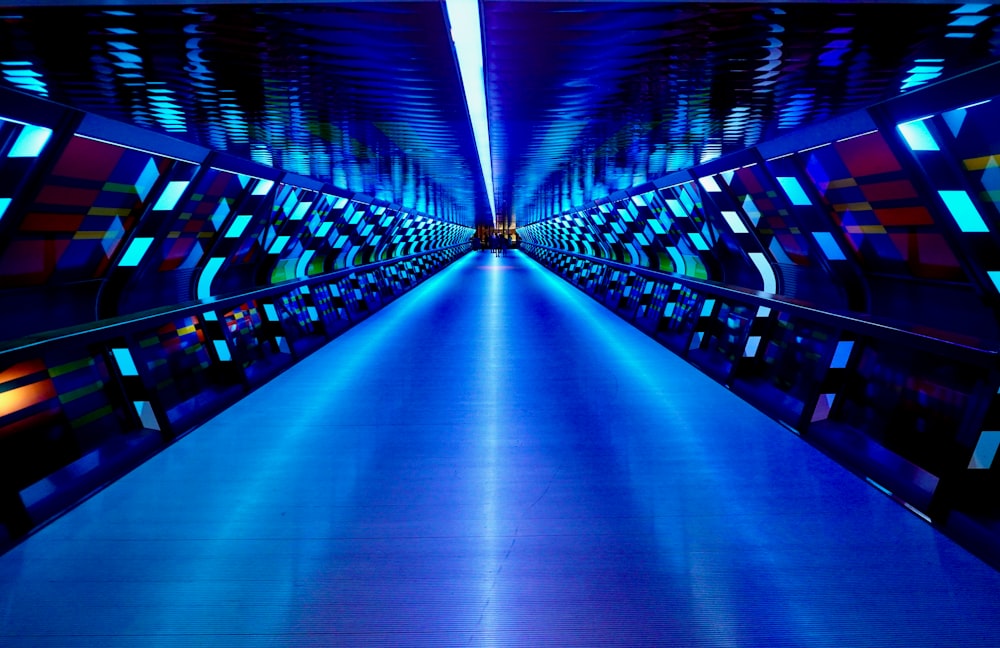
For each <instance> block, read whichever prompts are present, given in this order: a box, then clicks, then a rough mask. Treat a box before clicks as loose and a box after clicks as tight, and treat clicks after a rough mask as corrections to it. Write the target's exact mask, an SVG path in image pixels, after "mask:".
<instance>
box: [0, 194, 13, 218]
mask: <svg viewBox="0 0 1000 648" xmlns="http://www.w3.org/2000/svg"><path fill="white" fill-rule="evenodd" d="M10 200H11V199H10V198H0V220H3V215H4V214H5V213H7V208H8V207H10Z"/></svg>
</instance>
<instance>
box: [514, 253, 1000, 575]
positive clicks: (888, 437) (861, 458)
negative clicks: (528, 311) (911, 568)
mask: <svg viewBox="0 0 1000 648" xmlns="http://www.w3.org/2000/svg"><path fill="white" fill-rule="evenodd" d="M522 249H523V250H524V251H525V252H526V253H527V254H528V255H530V256H531V257H533V258H534V259H536V260H537V261H539V262H540V263H542V264H543V265H544V266H546V267H548V268H549V269H551V270H552V271H554V272H555V273H557V274H558V275H560V276H561V277H562V278H563V279H565V280H566V281H568V282H569V283H571V284H573V285H574V286H576V287H577V288H579V289H580V290H582V291H584V292H586V293H587V294H589V295H590V296H591V297H593V298H594V299H596V300H597V301H599V302H601V303H603V304H604V305H605V306H607V307H608V308H610V309H611V310H612V311H614V312H616V313H617V314H619V315H620V316H621V317H623V318H624V319H626V320H628V321H629V322H631V323H632V324H633V325H635V326H636V327H638V328H640V329H641V330H643V331H645V332H646V333H647V334H648V335H650V336H651V337H653V338H654V339H656V340H657V341H659V342H660V343H661V344H663V345H664V346H666V347H668V348H669V349H670V350H672V351H673V352H674V353H676V354H677V355H679V356H680V357H682V358H684V359H685V360H687V361H688V362H689V363H690V364H692V365H694V366H695V367H696V368H698V369H699V370H701V371H702V372H704V373H705V374H707V375H709V376H711V377H712V378H713V379H715V380H716V381H718V382H719V383H721V384H723V385H725V386H726V387H727V388H729V389H730V390H731V391H733V392H734V393H736V394H737V395H739V396H740V397H742V398H743V399H744V400H746V401H748V402H749V403H751V404H752V405H754V406H755V407H757V408H758V409H760V410H761V411H763V412H765V413H766V414H768V415H770V416H771V417H772V418H774V419H776V420H778V421H780V422H781V423H783V424H784V425H785V426H786V427H788V428H789V429H790V430H792V431H793V432H795V433H796V434H798V435H800V436H801V437H802V438H803V439H805V440H807V441H808V442H809V443H811V444H813V445H814V446H816V447H818V448H820V449H821V450H822V451H824V452H825V453H826V454H828V455H829V456H831V457H832V458H834V459H835V460H837V461H838V462H839V463H841V464H842V465H844V466H845V467H847V468H848V469H850V470H852V471H853V472H855V473H856V474H858V475H859V476H861V477H863V478H864V479H866V480H867V481H869V482H870V483H871V484H872V485H873V486H875V487H876V488H878V489H879V490H881V491H882V492H884V493H885V494H886V495H888V496H890V497H892V498H893V499H895V500H896V501H898V502H899V503H900V504H902V505H903V506H905V507H906V508H907V509H909V510H910V511H912V512H913V513H915V514H916V515H918V516H920V517H921V518H923V519H924V520H926V521H928V522H930V523H932V524H934V525H935V526H937V527H938V528H940V529H941V530H943V531H944V532H945V533H947V534H948V535H950V536H951V537H953V538H955V539H956V540H957V541H959V542H960V543H962V544H963V545H964V546H966V547H967V548H969V549H970V550H971V551H973V552H974V553H976V554H977V555H979V556H980V557H982V558H983V559H984V560H985V561H987V562H989V563H990V564H992V565H994V566H995V567H998V568H1000V471H998V469H997V467H996V463H997V462H994V461H993V459H994V456H995V455H996V454H997V448H998V445H1000V432H998V431H997V430H1000V397H998V395H997V392H998V389H1000V362H998V359H1000V354H998V349H997V348H996V346H995V345H993V344H990V343H988V342H985V341H982V340H976V339H969V338H961V337H959V336H956V335H955V334H953V333H949V332H944V331H936V330H931V329H926V328H920V327H913V326H909V325H907V324H906V323H899V322H891V321H884V320H874V319H871V318H867V317H862V316H859V315H857V314H852V313H850V312H831V311H827V310H823V309H820V308H816V307H814V306H812V305H810V304H808V303H804V302H800V301H796V300H791V299H784V298H780V297H775V296H773V295H770V294H767V293H764V292H761V291H755V290H748V289H744V288H737V287H732V286H726V285H722V284H719V283H715V282H711V281H704V280H700V279H694V278H691V277H687V276H683V275H677V274H672V273H664V272H658V271H654V270H649V269H645V268H641V267H637V266H634V265H629V264H623V263H617V262H614V261H609V260H605V259H598V258H594V257H589V256H586V255H582V254H577V253H573V252H568V251H565V250H559V249H556V248H551V247H545V246H540V245H536V244H531V243H527V242H524V243H522Z"/></svg>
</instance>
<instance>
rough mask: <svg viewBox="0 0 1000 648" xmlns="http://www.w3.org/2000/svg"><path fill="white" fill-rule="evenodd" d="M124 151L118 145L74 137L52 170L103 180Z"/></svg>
mask: <svg viewBox="0 0 1000 648" xmlns="http://www.w3.org/2000/svg"><path fill="white" fill-rule="evenodd" d="M124 152H125V149H123V148H121V147H118V146H113V145H111V144H105V143H104V142H97V141H94V140H90V139H86V138H83V137H74V138H73V139H72V140H70V142H69V144H68V145H67V146H66V150H65V151H63V154H62V157H61V158H59V162H58V163H57V164H56V168H55V169H54V170H53V171H52V172H53V173H54V174H55V175H60V176H65V177H68V178H82V179H85V180H97V181H99V182H105V181H107V179H108V178H109V177H110V176H111V172H112V171H114V169H115V166H116V165H117V164H118V160H119V159H121V156H122V153H124ZM88 204H90V203H88Z"/></svg>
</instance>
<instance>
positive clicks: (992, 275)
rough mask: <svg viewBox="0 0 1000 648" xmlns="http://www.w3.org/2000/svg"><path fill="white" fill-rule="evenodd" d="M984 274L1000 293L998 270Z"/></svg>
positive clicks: (999, 273)
mask: <svg viewBox="0 0 1000 648" xmlns="http://www.w3.org/2000/svg"><path fill="white" fill-rule="evenodd" d="M986 274H988V275H989V277H990V281H992V282H993V286H994V287H995V288H996V289H997V292H1000V270H990V271H988V272H987V273H986ZM998 393H1000V392H998Z"/></svg>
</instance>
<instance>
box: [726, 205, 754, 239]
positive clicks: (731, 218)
mask: <svg viewBox="0 0 1000 648" xmlns="http://www.w3.org/2000/svg"><path fill="white" fill-rule="evenodd" d="M722 217H723V218H725V219H726V223H727V224H728V225H729V229H731V230H733V233H734V234H748V233H749V230H747V228H746V225H744V224H743V221H742V220H740V215H739V214H737V213H736V212H734V211H724V212H722Z"/></svg>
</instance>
